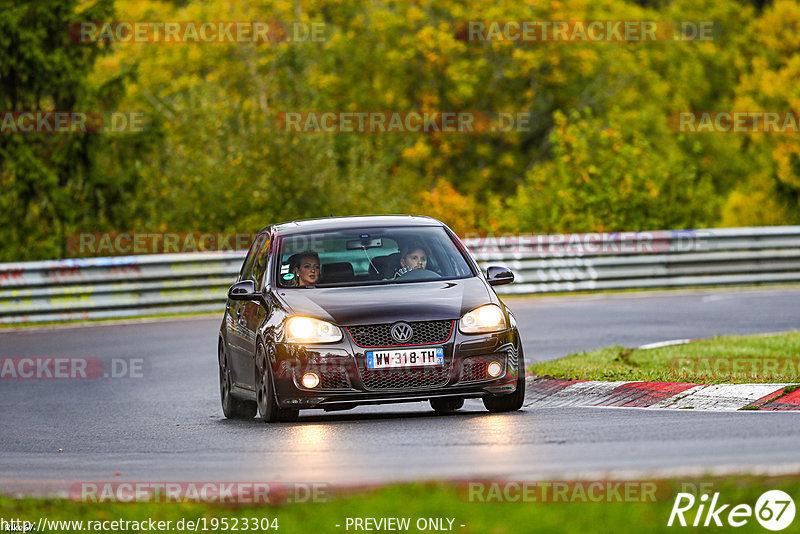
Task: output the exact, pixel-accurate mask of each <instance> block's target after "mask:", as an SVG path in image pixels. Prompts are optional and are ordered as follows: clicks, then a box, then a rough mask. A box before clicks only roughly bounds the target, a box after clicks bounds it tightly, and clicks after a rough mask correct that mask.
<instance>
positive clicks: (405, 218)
mask: <svg viewBox="0 0 800 534" xmlns="http://www.w3.org/2000/svg"><path fill="white" fill-rule="evenodd" d="M398 226H443V224H442V223H441V222H440V221H437V220H436V219H434V218H433V217H425V216H419V215H363V216H356V217H326V218H324V219H305V220H300V221H291V222H284V223H280V224H276V225H274V226H273V227H272V228H273V229H274V230H275V231H276V232H277V233H278V234H280V235H291V234H300V233H306V232H315V231H318V232H326V231H336V230H348V229H353V228H376V227H377V228H389V227H398ZM268 228H269V227H268Z"/></svg>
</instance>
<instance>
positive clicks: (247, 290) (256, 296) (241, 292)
mask: <svg viewBox="0 0 800 534" xmlns="http://www.w3.org/2000/svg"><path fill="white" fill-rule="evenodd" d="M228 298H229V299H231V300H245V301H253V300H255V301H258V302H261V301H262V300H264V296H263V295H262V294H261V293H258V292H256V283H255V282H253V281H252V280H242V281H241V282H236V283H235V284H233V285H232V286H231V287H230V289H228Z"/></svg>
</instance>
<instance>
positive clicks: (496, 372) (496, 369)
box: [486, 362, 503, 378]
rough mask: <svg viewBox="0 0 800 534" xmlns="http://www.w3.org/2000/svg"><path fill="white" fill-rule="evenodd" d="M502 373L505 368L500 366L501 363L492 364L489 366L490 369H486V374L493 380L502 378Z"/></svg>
mask: <svg viewBox="0 0 800 534" xmlns="http://www.w3.org/2000/svg"><path fill="white" fill-rule="evenodd" d="M502 371H503V366H502V365H500V362H492V363H490V364H489V367H487V368H486V372H487V373H489V376H491V377H492V378H495V377H498V376H500V373H501V372H502Z"/></svg>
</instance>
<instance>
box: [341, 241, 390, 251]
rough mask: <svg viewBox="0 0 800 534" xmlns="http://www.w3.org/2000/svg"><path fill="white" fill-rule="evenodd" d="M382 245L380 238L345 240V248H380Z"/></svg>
mask: <svg viewBox="0 0 800 534" xmlns="http://www.w3.org/2000/svg"><path fill="white" fill-rule="evenodd" d="M382 246H383V244H382V242H381V239H380V238H375V239H369V238H362V239H352V240H350V241H348V242H347V250H359V249H362V248H381V247H382Z"/></svg>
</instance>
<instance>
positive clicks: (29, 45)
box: [0, 0, 800, 260]
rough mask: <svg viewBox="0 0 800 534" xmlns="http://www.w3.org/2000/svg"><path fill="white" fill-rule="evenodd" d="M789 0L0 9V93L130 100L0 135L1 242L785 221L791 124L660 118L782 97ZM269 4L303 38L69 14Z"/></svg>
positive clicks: (217, 10) (223, 7)
mask: <svg viewBox="0 0 800 534" xmlns="http://www.w3.org/2000/svg"><path fill="white" fill-rule="evenodd" d="M798 13H800V8H798V7H797V4H796V3H794V2H775V3H773V4H772V5H769V6H765V7H763V9H762V6H760V4H759V5H758V6H756V7H753V6H751V5H742V4H740V3H738V2H735V1H734V0H720V1H716V0H697V1H696V0H676V1H675V2H635V3H634V2H626V1H623V0H599V1H589V0H564V1H562V2H544V3H541V2H532V3H527V4H526V3H522V2H511V1H507V2H506V1H503V2H497V1H496V0H469V1H467V0H444V1H442V2H435V3H422V2H407V1H405V0H387V1H385V2H380V3H363V2H354V1H345V2H330V1H328V0H312V1H309V2H303V3H298V2H289V1H286V0H254V1H252V2H184V1H182V0H181V1H177V0H175V1H158V0H141V1H140V0H116V1H115V2H114V12H113V14H112V9H111V0H102V1H95V2H91V1H88V0H83V1H80V0H47V1H43V2H26V3H22V4H20V5H14V6H13V7H10V8H8V9H2V10H0V54H3V57H4V59H3V61H2V62H0V103H2V109H6V110H15V109H16V110H22V109H81V108H83V109H89V110H103V109H107V110H113V109H120V110H124V111H138V112H143V113H145V114H146V115H147V116H148V117H149V127H148V129H147V130H146V131H145V132H142V133H140V134H132V133H126V134H124V135H107V134H94V135H85V136H78V135H50V136H45V135H2V136H0V158H2V160H1V161H0V186H2V191H1V192H0V210H2V211H3V213H4V214H5V217H4V219H3V222H2V223H0V260H18V259H34V258H46V257H55V256H61V255H64V254H65V253H66V252H65V251H64V243H65V240H66V236H68V235H69V234H71V233H72V232H75V231H98V230H106V231H132V230H136V231H143V232H144V231H176V232H180V231H236V232H250V231H254V230H256V229H258V228H260V227H262V226H264V225H265V224H267V223H270V222H276V221H281V220H291V219H298V218H307V217H317V216H328V215H329V214H331V213H333V214H334V215H350V214H366V213H402V212H406V213H415V214H430V215H434V216H438V217H440V218H443V219H446V220H449V221H450V222H453V224H454V225H455V226H457V227H458V228H459V231H460V232H462V233H467V232H470V233H471V232H474V231H475V230H488V231H495V232H496V231H500V230H502V231H519V232H575V231H593V230H594V231H597V230H611V231H613V230H634V229H660V228H687V227H698V226H709V225H712V226H713V225H727V226H735V225H740V224H747V225H757V224H785V223H790V222H794V221H797V220H798V218H800V215H799V214H798V211H800V210H797V198H798V197H799V195H798V185H797V184H798V183H800V179H798V176H799V175H800V171H798V169H800V165H798V164H797V161H800V158H799V157H798V154H800V144H798V142H797V141H796V140H794V139H793V138H789V137H790V136H782V137H781V138H780V139H778V138H777V137H778V136H771V137H770V136H765V135H764V134H761V135H760V136H759V135H753V136H748V135H725V134H710V135H709V134H705V135H693V134H676V133H674V132H672V131H670V130H669V129H668V128H667V117H668V116H669V114H670V113H672V112H675V111H683V110H726V109H734V108H735V109H746V110H750V109H761V108H764V109H779V110H780V109H797V107H798V106H797V103H798V100H797V94H796V92H797V89H796V84H794V83H792V82H793V80H794V79H795V78H796V69H797V65H798V64H800V63H798V59H797V57H800V56H797V50H798V48H797V47H796V46H794V44H796V43H795V41H796V32H794V30H793V28H794V26H795V25H796V21H798V20H800V17H798ZM268 19H275V20H284V21H300V22H320V23H324V24H325V32H324V33H325V36H326V39H325V40H323V41H321V42H286V41H284V42H280V43H214V44H189V43H184V44H162V43H113V44H110V45H104V44H99V45H92V44H76V43H72V42H70V41H69V39H68V34H67V31H66V27H67V25H68V24H69V22H70V21H76V20H142V21H146V20H150V21H159V20H160V21H171V20H194V21H197V20H217V21H220V20H239V21H244V20H268ZM472 19H481V20H526V19H527V20H548V19H549V20H581V19H582V20H597V19H611V20H714V21H716V23H717V28H718V31H717V32H716V33H715V40H714V41H711V42H699V41H694V42H693V41H687V42H679V41H665V42H655V43H647V42H632V43H553V42H510V41H491V42H469V41H466V40H464V39H463V35H462V33H460V32H461V30H460V29H459V28H460V26H459V21H466V20H472ZM300 110H318V111H326V110H341V111H351V110H353V111H355V110H359V111H377V110H399V111H409V110H443V111H484V112H489V113H497V112H527V113H530V114H531V116H532V121H531V125H530V128H529V129H527V130H515V131H507V132H485V133H480V134H443V133H432V134H414V133H406V134H376V135H370V134H363V133H362V134H291V133H285V132H280V131H277V130H276V129H275V127H274V124H275V118H276V116H277V113H279V112H282V111H300Z"/></svg>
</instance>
